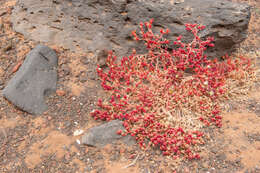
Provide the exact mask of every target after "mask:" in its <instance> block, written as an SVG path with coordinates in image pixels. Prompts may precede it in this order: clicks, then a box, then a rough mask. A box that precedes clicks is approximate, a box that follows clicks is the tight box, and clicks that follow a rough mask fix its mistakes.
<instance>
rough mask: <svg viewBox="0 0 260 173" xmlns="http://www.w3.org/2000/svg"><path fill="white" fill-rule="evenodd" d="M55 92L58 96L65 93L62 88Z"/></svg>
mask: <svg viewBox="0 0 260 173" xmlns="http://www.w3.org/2000/svg"><path fill="white" fill-rule="evenodd" d="M56 94H57V95H58V96H64V95H65V91H63V90H57V91H56Z"/></svg>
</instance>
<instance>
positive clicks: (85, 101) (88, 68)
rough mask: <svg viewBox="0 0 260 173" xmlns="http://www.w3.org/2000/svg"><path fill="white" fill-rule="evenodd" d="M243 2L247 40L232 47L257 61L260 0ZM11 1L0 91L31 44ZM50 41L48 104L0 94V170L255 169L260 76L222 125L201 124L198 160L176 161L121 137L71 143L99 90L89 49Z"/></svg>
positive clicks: (5, 11)
mask: <svg viewBox="0 0 260 173" xmlns="http://www.w3.org/2000/svg"><path fill="white" fill-rule="evenodd" d="M237 1H240V2H241V1H242V0H237ZM243 2H247V3H249V4H250V5H252V19H251V22H250V27H249V36H248V39H247V40H246V41H244V42H243V43H242V44H241V45H240V47H239V49H238V51H237V53H240V54H245V55H247V56H252V57H256V61H257V65H258V66H257V68H259V67H260V66H259V65H260V63H258V61H259V59H260V57H259V56H260V48H259V45H260V37H259V35H260V2H259V1H258V2H257V1H256V0H247V1H246V0H244V1H243ZM14 5H15V1H14V0H1V1H0V17H1V18H0V28H1V29H0V92H1V90H2V89H3V88H4V86H5V85H6V84H7V82H8V81H9V80H10V78H11V77H12V76H13V75H14V73H15V72H16V71H17V69H18V68H19V66H20V64H21V63H22V62H23V60H24V58H25V56H26V54H27V53H28V52H29V51H30V50H31V49H32V48H33V47H34V46H35V45H36V44H37V43H36V42H34V41H32V40H28V39H25V38H24V37H23V36H22V35H20V34H19V33H15V32H14V31H13V30H12V24H11V23H10V21H9V18H10V14H11V12H12V7H13V6H14ZM49 46H50V47H52V48H53V49H55V50H56V51H57V53H58V55H59V68H58V74H59V81H58V91H57V93H56V94H53V95H52V96H51V97H50V98H49V99H48V100H47V101H48V105H49V110H48V111H47V112H45V113H44V114H43V115H42V116H33V115H30V114H27V113H25V112H22V111H20V110H18V109H17V108H16V107H14V106H13V105H12V104H11V103H9V102H8V101H7V100H5V99H4V98H3V97H2V96H0V172H10V173H13V172H19V173H20V172H48V173H49V172H55V173H56V172H60V173H63V172H64V173H70V172H71V173H76V172H78V173H81V172H91V173H96V172H99V173H106V172H107V173H122V172H124V173H128V172H129V173H134V172H136V173H139V172H144V173H149V172H151V173H152V172H156V173H157V172H161V173H163V172H165V173H167V172H172V171H173V170H177V172H216V173H217V172H227V173H228V172H252V173H253V172H260V90H259V86H260V85H259V82H260V80H259V81H257V83H256V86H255V88H254V89H252V91H251V92H250V94H248V95H244V96H240V97H239V98H236V99H234V100H233V101H231V103H230V104H229V109H228V110H227V111H226V112H224V113H223V127H222V128H221V129H215V128H209V129H208V131H209V134H210V137H209V140H208V142H207V143H206V144H205V146H204V149H203V151H202V158H201V160H198V161H187V162H182V163H178V162H176V161H172V160H171V159H169V158H166V157H163V156H162V155H161V153H160V152H159V151H153V152H151V151H149V152H148V151H147V152H146V151H141V150H140V149H139V148H138V147H137V146H126V145H124V144H121V143H116V144H111V145H107V146H105V147H104V148H93V147H87V146H82V145H78V144H77V143H76V140H77V139H79V138H80V136H76V137H74V136H73V132H74V131H75V130H77V129H83V130H87V129H88V128H90V127H93V126H95V125H97V124H100V123H102V122H96V121H94V120H93V119H92V118H91V117H90V116H89V112H90V111H92V110H93V109H94V108H95V102H96V101H97V96H98V97H102V96H105V93H104V92H103V91H102V89H101V88H100V86H99V82H98V78H97V75H96V73H95V68H96V62H95V60H94V59H93V55H91V54H84V53H80V54H79V53H72V52H69V51H68V50H63V49H61V48H59V47H58V46H56V45H49ZM259 62H260V61H259ZM258 71H259V70H258Z"/></svg>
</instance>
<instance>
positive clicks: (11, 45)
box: [3, 41, 13, 52]
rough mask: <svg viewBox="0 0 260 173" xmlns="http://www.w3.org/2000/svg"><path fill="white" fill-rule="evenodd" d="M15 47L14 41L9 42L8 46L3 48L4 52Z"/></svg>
mask: <svg viewBox="0 0 260 173" xmlns="http://www.w3.org/2000/svg"><path fill="white" fill-rule="evenodd" d="M12 47H13V44H12V41H8V42H7V44H6V45H5V47H4V48H3V51H4V52H7V51H9V50H11V49H12Z"/></svg>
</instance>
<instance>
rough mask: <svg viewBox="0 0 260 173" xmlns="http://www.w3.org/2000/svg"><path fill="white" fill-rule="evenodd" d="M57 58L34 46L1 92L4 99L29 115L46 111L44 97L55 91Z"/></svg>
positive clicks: (41, 46)
mask: <svg viewBox="0 0 260 173" xmlns="http://www.w3.org/2000/svg"><path fill="white" fill-rule="evenodd" d="M57 65H58V58H57V55H56V53H55V51H54V50H52V49H50V48H49V47H47V46H44V45H38V46H36V47H35V48H34V49H33V50H32V51H31V52H30V53H29V54H28V55H27V57H26V59H25V61H24V63H23V64H22V66H21V67H20V69H19V70H18V71H17V72H16V74H15V75H14V76H13V77H12V78H11V80H10V81H9V82H8V83H7V86H6V87H5V88H4V90H3V95H4V97H5V98H6V99H8V100H9V101H10V102H12V103H13V104H14V105H15V106H17V107H18V108H20V109H22V110H23V111H26V112H28V113H31V114H41V113H43V112H44V111H46V110H47V108H48V107H47V105H46V103H45V101H44V98H45V96H47V95H49V94H50V93H52V92H55V91H56V83H57Z"/></svg>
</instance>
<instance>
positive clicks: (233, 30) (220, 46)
mask: <svg viewBox="0 0 260 173" xmlns="http://www.w3.org/2000/svg"><path fill="white" fill-rule="evenodd" d="M151 18H154V20H155V22H154V25H155V30H159V29H160V28H169V29H170V30H171V33H170V35H169V38H170V39H172V40H174V39H175V37H176V36H178V35H183V36H184V39H185V40H186V41H187V40H189V39H191V36H192V35H191V34H190V33H188V32H187V31H185V26H184V24H185V23H198V24H203V25H206V27H207V28H206V30H204V31H203V32H201V36H202V37H204V38H205V37H207V36H214V37H215V40H216V41H215V45H216V47H215V48H213V49H211V50H210V51H209V53H210V55H211V56H218V57H219V56H222V55H224V54H226V53H230V51H232V50H233V49H232V48H233V47H234V46H235V45H236V44H238V43H240V42H242V41H243V40H244V39H245V38H246V36H247V28H248V23H249V20H250V7H249V6H248V5H247V4H239V3H232V2H229V1H226V0H178V1H175V0H174V1H171V0H88V1H86V0H44V1H43V0H18V2H17V4H16V6H15V8H14V10H13V14H12V22H13V26H14V29H15V30H16V31H17V32H20V33H22V34H24V35H25V36H26V37H28V38H32V39H34V40H37V41H43V42H48V43H53V44H57V45H61V46H63V47H64V48H66V49H70V50H77V48H81V49H82V50H84V51H89V52H92V53H94V54H96V53H98V51H100V50H103V49H113V50H115V51H116V52H117V53H118V54H119V55H126V54H129V53H130V52H131V50H132V48H136V50H137V51H138V50H139V51H144V47H143V46H141V45H140V44H136V42H134V41H133V39H132V37H131V31H133V30H136V29H137V28H138V25H139V23H140V22H141V21H149V19H151Z"/></svg>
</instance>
